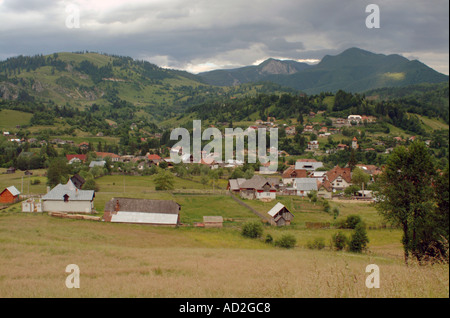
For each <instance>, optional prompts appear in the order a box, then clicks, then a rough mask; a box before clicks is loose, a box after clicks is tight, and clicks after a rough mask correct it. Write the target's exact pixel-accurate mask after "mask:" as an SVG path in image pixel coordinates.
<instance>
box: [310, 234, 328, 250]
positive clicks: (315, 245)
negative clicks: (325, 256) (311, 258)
mask: <svg viewBox="0 0 450 318" xmlns="http://www.w3.org/2000/svg"><path fill="white" fill-rule="evenodd" d="M306 246H307V247H308V248H309V249H311V250H314V249H316V250H321V249H323V248H324V247H325V239H324V238H323V237H318V238H316V239H314V241H309V242H308V243H307V244H306Z"/></svg>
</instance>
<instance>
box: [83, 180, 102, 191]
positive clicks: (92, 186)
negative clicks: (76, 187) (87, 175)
mask: <svg viewBox="0 0 450 318" xmlns="http://www.w3.org/2000/svg"><path fill="white" fill-rule="evenodd" d="M82 189H83V190H94V191H96V192H98V191H99V190H100V189H99V187H98V185H97V183H96V182H95V180H94V179H88V180H86V182H85V183H84V184H83V187H82Z"/></svg>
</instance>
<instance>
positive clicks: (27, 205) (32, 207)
mask: <svg viewBox="0 0 450 318" xmlns="http://www.w3.org/2000/svg"><path fill="white" fill-rule="evenodd" d="M22 212H30V213H33V212H42V203H41V202H35V201H34V200H31V201H30V200H26V201H23V202H22Z"/></svg>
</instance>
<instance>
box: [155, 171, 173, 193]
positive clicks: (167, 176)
mask: <svg viewBox="0 0 450 318" xmlns="http://www.w3.org/2000/svg"><path fill="white" fill-rule="evenodd" d="M154 181H155V189H156V190H173V189H174V183H175V178H174V176H173V174H172V173H171V172H169V171H166V170H160V171H159V172H158V174H157V175H156V176H155V179H154Z"/></svg>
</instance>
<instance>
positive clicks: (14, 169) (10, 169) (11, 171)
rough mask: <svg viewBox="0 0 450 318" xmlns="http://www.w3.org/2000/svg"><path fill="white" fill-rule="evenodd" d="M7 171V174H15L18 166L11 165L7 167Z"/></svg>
mask: <svg viewBox="0 0 450 318" xmlns="http://www.w3.org/2000/svg"><path fill="white" fill-rule="evenodd" d="M6 173H7V174H13V173H16V168H14V167H9V168H8V169H6Z"/></svg>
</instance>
